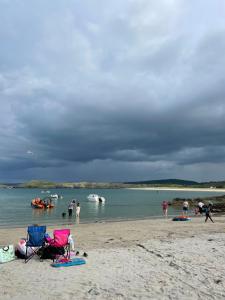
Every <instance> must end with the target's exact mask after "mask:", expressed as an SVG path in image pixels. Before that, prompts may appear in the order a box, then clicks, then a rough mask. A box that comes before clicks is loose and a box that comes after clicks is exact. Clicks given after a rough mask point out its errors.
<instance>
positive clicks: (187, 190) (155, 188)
mask: <svg viewBox="0 0 225 300" xmlns="http://www.w3.org/2000/svg"><path fill="white" fill-rule="evenodd" d="M128 189H129V190H143V191H183V192H211V193H225V189H216V188H188V187H166V186H165V187H134V188H128Z"/></svg>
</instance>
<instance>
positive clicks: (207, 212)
mask: <svg viewBox="0 0 225 300" xmlns="http://www.w3.org/2000/svg"><path fill="white" fill-rule="evenodd" d="M211 212H212V205H211V204H209V205H208V206H206V208H205V223H206V222H207V220H208V219H210V221H211V222H212V223H214V221H213V219H212V218H211V216H212V213H211Z"/></svg>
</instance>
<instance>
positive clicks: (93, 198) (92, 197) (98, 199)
mask: <svg viewBox="0 0 225 300" xmlns="http://www.w3.org/2000/svg"><path fill="white" fill-rule="evenodd" d="M87 199H88V200H89V201H95V202H99V203H105V198H104V197H102V196H99V195H97V194H90V195H88V196H87Z"/></svg>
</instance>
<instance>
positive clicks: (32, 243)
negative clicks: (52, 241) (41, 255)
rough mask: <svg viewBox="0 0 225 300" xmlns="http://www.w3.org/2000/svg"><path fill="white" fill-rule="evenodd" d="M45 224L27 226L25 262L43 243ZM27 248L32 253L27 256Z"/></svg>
mask: <svg viewBox="0 0 225 300" xmlns="http://www.w3.org/2000/svg"><path fill="white" fill-rule="evenodd" d="M45 233H46V226H36V225H33V226H28V229H27V242H26V255H25V263H27V262H28V261H29V260H30V259H31V258H32V257H33V256H34V255H38V250H40V248H42V247H44V245H45ZM28 249H31V251H32V253H31V254H30V255H29V256H28Z"/></svg>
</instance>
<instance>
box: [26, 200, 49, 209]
mask: <svg viewBox="0 0 225 300" xmlns="http://www.w3.org/2000/svg"><path fill="white" fill-rule="evenodd" d="M50 200H51V199H49V201H46V200H42V199H41V198H35V199H33V200H32V201H31V207H32V208H39V209H47V208H53V207H54V204H52V203H51V201H50Z"/></svg>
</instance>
